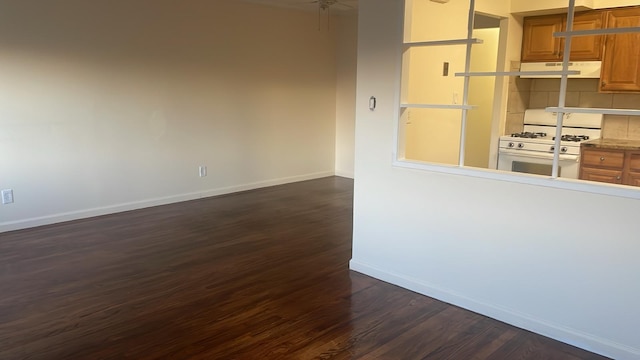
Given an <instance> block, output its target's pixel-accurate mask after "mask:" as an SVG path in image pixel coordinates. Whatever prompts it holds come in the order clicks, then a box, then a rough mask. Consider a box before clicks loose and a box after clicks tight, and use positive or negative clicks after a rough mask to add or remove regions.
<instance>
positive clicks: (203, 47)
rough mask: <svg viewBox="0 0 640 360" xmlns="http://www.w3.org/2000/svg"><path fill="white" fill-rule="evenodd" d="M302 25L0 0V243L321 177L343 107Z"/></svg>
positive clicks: (187, 5) (282, 19)
mask: <svg viewBox="0 0 640 360" xmlns="http://www.w3.org/2000/svg"><path fill="white" fill-rule="evenodd" d="M316 15H317V14H315V13H303V12H298V11H288V10H284V9H275V8H268V7H263V6H258V5H249V4H242V3H239V2H236V1H215V2H211V1H198V0H196V1H187V2H181V3H180V4H179V5H178V4H177V3H176V2H175V1H172V0H139V1H134V2H118V3H112V2H87V1H84V0H56V1H47V2H42V1H37V0H22V1H19V2H17V1H0V154H2V155H1V156H0V188H2V189H6V188H12V189H13V190H14V195H15V203H14V204H11V205H3V206H0V232H1V231H6V230H11V229H17V228H22V227H27V226H34V225H39V224H45V223H51V222H56V221H62V220H68V219H74V218H80V217H84V216H90V215H98V214H104V213H109V212H114V211H121V210H128V209H133V208H139V207H144V206H151V205H156V204H162V203H169V202H175V201H180V200H188V199H194V198H198V197H203V196H210V195H216V194H221V193H227V192H231V191H237V190H242V189H249V188H255V187H260V186H266V185H272V184H278V183H285V182H291V181H296V180H303V179H309V178H315V177H320V176H327V175H333V174H334V173H335V171H336V169H335V163H336V148H337V147H338V149H339V151H344V152H348V151H349V150H348V148H349V146H350V145H349V144H348V142H349V140H348V139H349V136H347V135H345V136H344V139H346V140H340V143H342V144H343V145H340V146H337V145H336V116H337V112H339V113H344V110H342V109H344V108H347V107H348V96H347V95H345V96H344V97H341V98H344V99H345V100H344V102H343V103H341V105H340V110H337V109H336V101H337V99H336V44H335V37H334V35H333V33H332V32H327V31H318V28H317V16H316ZM344 26H345V27H348V26H351V25H348V24H344ZM350 36H353V35H350ZM338 48H339V49H344V48H345V46H342V47H338ZM346 68H347V66H345V65H344V64H342V65H341V69H342V70H341V71H342V73H344V72H348V71H349V70H345V69H346ZM351 71H353V70H351ZM351 88H352V87H351ZM349 89H350V87H349V86H346V87H344V86H343V87H341V91H342V92H343V93H344V94H348V93H349V91H350V90H349ZM340 122H341V124H344V123H346V122H348V116H347V115H344V116H342V117H341V120H340ZM340 126H342V127H344V125H340ZM341 133H342V134H344V133H345V131H344V130H341ZM341 139H342V137H341ZM351 141H352V140H351ZM340 158H348V155H341V156H340ZM341 164H342V165H341V172H342V173H348V172H349V170H348V168H349V165H348V164H346V163H341ZM200 165H206V166H207V167H208V175H207V176H206V177H198V166H200Z"/></svg>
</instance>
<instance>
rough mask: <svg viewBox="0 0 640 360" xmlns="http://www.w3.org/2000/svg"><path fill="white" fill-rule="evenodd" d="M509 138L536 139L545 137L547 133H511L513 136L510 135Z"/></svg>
mask: <svg viewBox="0 0 640 360" xmlns="http://www.w3.org/2000/svg"><path fill="white" fill-rule="evenodd" d="M511 137H516V138H527V139H537V138H543V137H547V133H543V132H530V131H523V132H520V133H513V134H511Z"/></svg>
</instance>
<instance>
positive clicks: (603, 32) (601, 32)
mask: <svg viewBox="0 0 640 360" xmlns="http://www.w3.org/2000/svg"><path fill="white" fill-rule="evenodd" d="M637 32H640V27H621V28H611V29H590V30H575V31H560V32H555V33H553V36H555V37H569V36H571V37H576V36H592V35H608V34H625V33H637Z"/></svg>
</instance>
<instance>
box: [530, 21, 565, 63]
mask: <svg viewBox="0 0 640 360" xmlns="http://www.w3.org/2000/svg"><path fill="white" fill-rule="evenodd" d="M563 19H564V16H563V15H549V16H536V17H530V18H524V24H523V28H524V33H523V37H522V61H558V60H559V59H560V43H561V41H560V38H556V37H554V36H553V33H554V32H559V31H562V30H563V29H562V21H563Z"/></svg>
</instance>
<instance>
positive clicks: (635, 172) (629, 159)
mask: <svg viewBox="0 0 640 360" xmlns="http://www.w3.org/2000/svg"><path fill="white" fill-rule="evenodd" d="M624 163H625V179H624V183H625V184H627V185H631V186H640V151H627V154H626V157H625V162H624Z"/></svg>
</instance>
